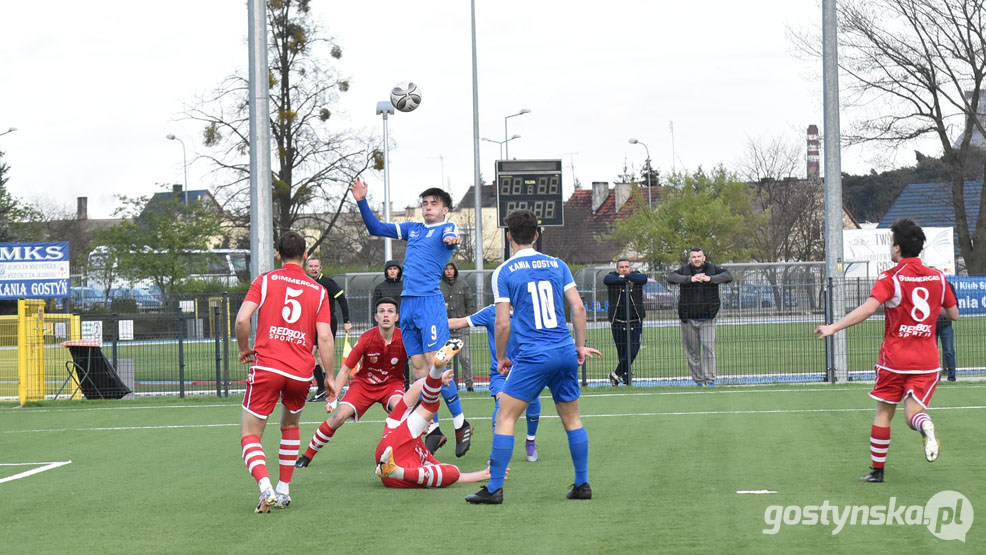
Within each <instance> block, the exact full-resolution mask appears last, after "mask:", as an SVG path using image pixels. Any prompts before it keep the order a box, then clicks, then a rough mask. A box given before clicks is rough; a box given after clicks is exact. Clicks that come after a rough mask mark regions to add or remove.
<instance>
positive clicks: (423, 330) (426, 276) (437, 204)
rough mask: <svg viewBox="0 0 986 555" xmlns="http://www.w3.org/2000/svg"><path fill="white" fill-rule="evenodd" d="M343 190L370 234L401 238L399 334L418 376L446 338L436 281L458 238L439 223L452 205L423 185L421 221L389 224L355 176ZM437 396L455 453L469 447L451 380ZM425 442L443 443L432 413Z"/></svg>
mask: <svg viewBox="0 0 986 555" xmlns="http://www.w3.org/2000/svg"><path fill="white" fill-rule="evenodd" d="M349 190H350V191H352V193H353V198H354V199H356V205H357V206H358V207H359V213H360V216H362V217H363V223H364V224H366V229H367V230H368V231H369V232H370V234H371V235H376V236H378V237H390V238H392V239H400V240H402V241H407V251H406V253H405V255H404V267H403V282H404V289H403V291H402V292H401V321H400V326H401V337H402V339H403V340H404V348H405V349H406V350H407V355H408V357H409V358H410V359H411V367H412V368H413V372H414V378H415V379H420V378H423V377H424V376H425V375H426V374H427V373H428V369H430V368H431V367H432V366H433V365H434V361H435V352H436V351H438V349H440V348H441V347H442V345H444V344H445V342H446V341H448V339H449V330H448V313H447V312H446V310H445V297H444V296H443V295H442V290H441V288H440V287H439V283H440V282H441V280H442V272H443V271H444V270H445V265H446V264H447V263H448V261H449V258H451V257H452V251H454V250H455V247H456V246H457V245H458V244H459V243H461V242H462V239H461V238H460V237H459V234H458V228H457V226H456V225H455V224H454V223H452V222H445V217H446V216H447V215H448V212H449V210H450V209H451V208H452V197H451V196H449V194H448V193H446V192H445V191H443V190H442V189H439V188H436V187H433V188H431V189H427V190H425V191H424V192H423V193H421V195H420V197H419V198H420V199H421V215H422V217H423V218H424V223H421V222H404V223H400V224H395V223H382V222H380V220H378V219H377V217H376V215H374V214H373V211H372V210H370V205H369V203H367V202H366V191H367V185H366V183H364V182H363V180H362V179H359V178H357V179H356V181H354V182H353V184H352V186H351V187H350V188H349ZM442 397H443V398H444V399H445V405H446V406H447V407H448V409H449V412H451V413H452V422H453V424H454V426H455V456H456V457H461V456H463V455H465V454H466V451H468V450H469V445H470V443H471V440H472V432H473V427H472V425H470V424H469V422H467V421H466V416H465V414H463V412H462V404H461V403H460V402H459V390H458V387H457V384H454V383H450V384H448V385H445V386H444V387H442ZM425 444H426V445H427V446H428V450H429V451H431V452H432V453H434V452H435V451H436V450H437V449H438V448H439V447H441V446H442V445H444V444H445V434H443V433H442V431H441V430H440V429H439V428H438V415H437V414H436V415H435V419H434V422H433V423H432V426H431V428H430V429H429V430H428V435H427V436H426V438H425Z"/></svg>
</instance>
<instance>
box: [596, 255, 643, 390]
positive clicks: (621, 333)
mask: <svg viewBox="0 0 986 555" xmlns="http://www.w3.org/2000/svg"><path fill="white" fill-rule="evenodd" d="M603 283H605V284H606V289H607V290H608V292H609V308H608V312H609V314H608V316H609V322H610V327H611V328H612V330H613V342H615V343H616V352H617V354H618V355H619V357H620V362H619V364H617V366H616V370H614V371H613V372H610V374H609V381H610V383H611V384H613V385H614V386H616V385H620V381H622V382H623V383H628V382H627V373H628V372H629V371H630V365H631V364H633V361H634V359H636V358H637V353H638V352H639V351H640V333H641V331H642V326H643V321H644V285H645V284H646V283H647V274H644V273H641V272H639V271H637V270H634V269H633V268H632V267H631V266H630V260H629V259H627V258H621V259H619V260H617V261H616V271H615V272H610V273H608V274H606V277H605V278H603ZM627 291H629V292H630V300H629V301H627Z"/></svg>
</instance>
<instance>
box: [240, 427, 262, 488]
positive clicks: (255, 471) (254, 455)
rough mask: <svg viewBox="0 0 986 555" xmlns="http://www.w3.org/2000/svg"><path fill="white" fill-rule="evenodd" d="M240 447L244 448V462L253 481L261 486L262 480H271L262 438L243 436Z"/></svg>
mask: <svg viewBox="0 0 986 555" xmlns="http://www.w3.org/2000/svg"><path fill="white" fill-rule="evenodd" d="M240 446H241V447H242V448H243V462H245V463H246V465H247V471H249V472H250V474H251V475H252V476H253V479H254V480H256V481H257V483H258V484H259V483H260V480H262V479H264V478H269V477H268V475H267V457H266V456H264V446H263V445H261V443H260V438H259V437H257V436H255V435H248V436H243V437H241V438H240Z"/></svg>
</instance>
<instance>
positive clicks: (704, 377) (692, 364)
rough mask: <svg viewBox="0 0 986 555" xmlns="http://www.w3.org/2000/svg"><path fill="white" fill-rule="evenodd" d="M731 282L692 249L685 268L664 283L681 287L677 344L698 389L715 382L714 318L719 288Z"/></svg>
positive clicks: (725, 272)
mask: <svg viewBox="0 0 986 555" xmlns="http://www.w3.org/2000/svg"><path fill="white" fill-rule="evenodd" d="M730 281H733V274H731V273H729V270H727V269H725V268H723V267H721V266H716V265H715V264H712V263H711V262H707V261H706V260H705V252H704V251H703V250H702V249H701V248H699V247H692V248H691V250H690V251H689V253H688V264H686V265H684V266H682V267H681V268H679V269H677V270H675V271H673V272H671V273H670V274H669V275H668V283H677V284H678V285H679V286H681V295H680V297H679V299H678V317H679V318H681V343H682V345H683V346H684V348H685V355H686V356H687V357H688V368H689V369H690V370H691V372H692V379H694V380H695V383H697V384H698V385H699V387H702V386H712V385H713V384H715V381H716V351H715V348H716V315H717V314H719V284H720V283H729V282H730Z"/></svg>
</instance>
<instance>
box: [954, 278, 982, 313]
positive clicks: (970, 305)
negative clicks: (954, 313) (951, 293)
mask: <svg viewBox="0 0 986 555" xmlns="http://www.w3.org/2000/svg"><path fill="white" fill-rule="evenodd" d="M948 281H949V282H950V283H951V284H952V286H954V287H955V298H956V300H958V301H959V317H960V318H961V317H962V316H961V315H962V314H986V276H948Z"/></svg>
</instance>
